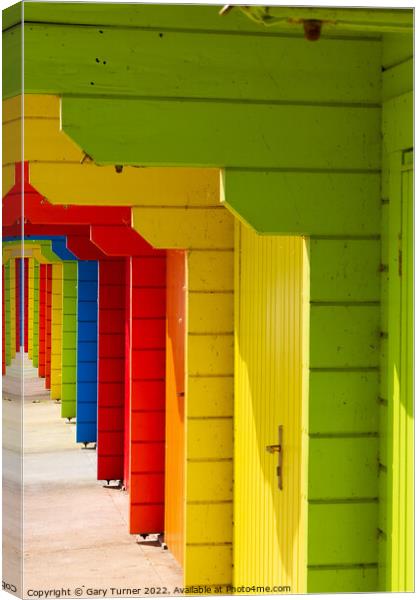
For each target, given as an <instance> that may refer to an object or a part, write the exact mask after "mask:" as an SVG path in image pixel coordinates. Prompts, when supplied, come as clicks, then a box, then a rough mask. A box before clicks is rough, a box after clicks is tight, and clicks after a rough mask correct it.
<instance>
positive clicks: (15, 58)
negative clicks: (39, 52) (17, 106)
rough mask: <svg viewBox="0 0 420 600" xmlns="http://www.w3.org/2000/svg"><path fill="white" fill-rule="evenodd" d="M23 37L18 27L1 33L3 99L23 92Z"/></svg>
mask: <svg viewBox="0 0 420 600" xmlns="http://www.w3.org/2000/svg"><path fill="white" fill-rule="evenodd" d="M22 48H23V36H22V28H21V27H20V26H18V27H13V28H12V29H11V30H10V31H8V32H6V33H3V39H2V51H3V61H2V81H3V82H4V84H3V89H2V93H3V98H10V97H12V96H17V95H19V94H22V91H23V60H22V59H23V53H22Z"/></svg>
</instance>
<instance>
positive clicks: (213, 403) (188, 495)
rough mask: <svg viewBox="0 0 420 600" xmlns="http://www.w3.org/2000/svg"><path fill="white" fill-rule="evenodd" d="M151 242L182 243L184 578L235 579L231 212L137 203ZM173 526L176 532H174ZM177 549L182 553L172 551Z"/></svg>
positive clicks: (205, 204) (136, 213)
mask: <svg viewBox="0 0 420 600" xmlns="http://www.w3.org/2000/svg"><path fill="white" fill-rule="evenodd" d="M133 225H134V227H135V228H136V229H137V230H138V231H139V233H140V234H141V235H142V236H143V237H144V238H145V239H146V240H147V241H148V242H149V243H151V244H152V246H154V247H156V248H162V249H165V248H172V249H180V250H186V261H187V264H186V273H187V275H186V278H187V279H186V291H185V293H186V307H187V308H186V348H185V356H186V363H185V377H186V389H185V459H186V462H185V504H184V510H185V522H184V525H182V521H178V524H179V526H180V527H181V529H183V531H179V532H178V533H177V537H178V538H179V539H181V540H182V539H183V538H184V540H185V543H184V551H183V556H184V558H183V561H184V562H183V565H184V584H185V585H199V584H210V585H211V584H213V585H223V584H230V583H232V494H233V488H232V483H233V481H232V458H233V447H232V443H233V418H232V417H233V218H232V216H231V215H229V213H228V212H227V211H226V210H225V209H224V208H223V207H220V206H218V204H217V200H215V199H214V194H211V195H210V196H207V197H206V196H203V200H202V203H201V207H200V208H195V207H189V206H187V205H186V204H185V202H184V205H183V206H182V205H181V206H179V205H178V206H177V207H174V205H173V204H172V202H171V197H170V195H168V196H167V200H166V204H165V205H164V206H162V205H158V206H155V207H147V208H141V207H134V208H133ZM174 533H175V532H173V534H174ZM177 554H178V556H182V553H180V552H177Z"/></svg>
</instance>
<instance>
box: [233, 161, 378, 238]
mask: <svg viewBox="0 0 420 600" xmlns="http://www.w3.org/2000/svg"><path fill="white" fill-rule="evenodd" d="M223 186H224V190H223V194H224V200H225V202H226V204H227V206H229V208H230V209H231V210H232V211H233V212H234V213H236V214H237V215H240V217H241V218H242V219H243V220H245V221H246V222H247V223H249V224H250V225H251V226H252V227H253V228H254V229H255V230H256V231H258V232H259V233H267V234H285V235H302V234H305V235H378V234H379V233H380V210H381V204H380V176H379V174H377V173H371V174H361V173H310V172H305V171H302V172H300V171H299V172H273V171H241V170H238V171H236V170H235V171H233V170H227V171H226V172H225V176H224V182H223Z"/></svg>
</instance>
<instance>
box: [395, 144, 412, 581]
mask: <svg viewBox="0 0 420 600" xmlns="http://www.w3.org/2000/svg"><path fill="white" fill-rule="evenodd" d="M411 160H412V156H411ZM404 162H405V161H404ZM407 162H409V161H407ZM412 166H413V165H412V162H411V170H408V171H404V172H403V173H402V240H401V252H402V264H401V308H402V313H401V401H400V406H399V410H400V411H401V419H400V423H401V427H400V439H401V442H400V443H401V446H402V448H401V459H400V468H399V470H398V471H399V485H400V490H401V491H400V497H399V500H400V516H401V517H402V518H401V525H400V527H401V529H400V532H399V533H400V537H401V555H400V569H401V584H402V585H401V589H403V590H405V591H414V422H413V416H414V415H413V396H414V306H413V298H414V286H413V284H414V281H413V280H414V266H413V254H414V231H413V230H414V223H413V215H414V203H413V171H412Z"/></svg>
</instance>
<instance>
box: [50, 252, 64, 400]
mask: <svg viewBox="0 0 420 600" xmlns="http://www.w3.org/2000/svg"><path fill="white" fill-rule="evenodd" d="M62 342H63V265H62V264H61V263H56V264H54V265H52V288H51V399H52V400H59V399H61V369H62Z"/></svg>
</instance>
